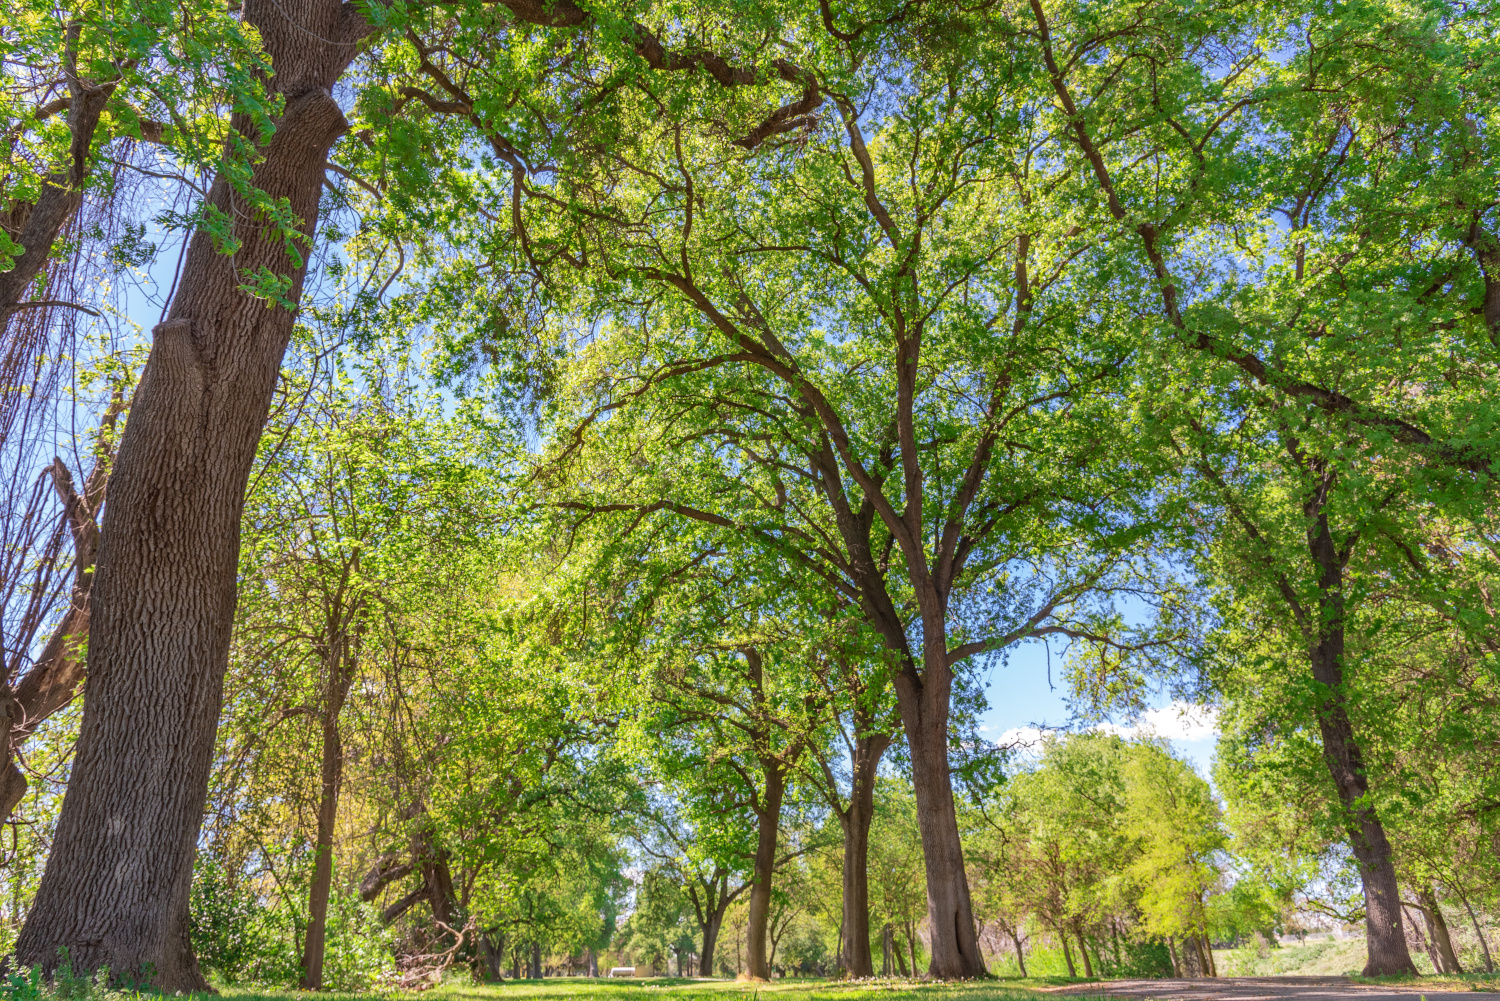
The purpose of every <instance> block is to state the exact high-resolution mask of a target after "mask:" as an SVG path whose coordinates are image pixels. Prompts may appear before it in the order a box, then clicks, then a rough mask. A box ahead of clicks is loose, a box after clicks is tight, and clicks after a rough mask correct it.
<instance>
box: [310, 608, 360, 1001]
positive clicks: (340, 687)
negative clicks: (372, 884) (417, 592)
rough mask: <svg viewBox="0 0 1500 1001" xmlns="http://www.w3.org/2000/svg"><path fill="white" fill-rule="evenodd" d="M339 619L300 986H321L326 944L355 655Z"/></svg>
mask: <svg viewBox="0 0 1500 1001" xmlns="http://www.w3.org/2000/svg"><path fill="white" fill-rule="evenodd" d="M344 621H345V617H344V616H343V614H342V610H340V615H339V620H338V622H337V623H336V624H335V625H334V628H333V630H332V632H333V635H334V639H333V641H332V642H330V643H329V644H328V647H327V649H326V650H325V657H324V661H325V665H326V667H325V670H326V671H327V681H326V685H327V687H326V689H325V691H324V695H323V712H322V717H323V718H322V728H323V763H322V774H321V776H320V778H321V788H320V791H319V798H318V840H317V844H316V846H315V848H314V852H315V853H316V856H315V858H316V860H315V861H314V863H313V879H312V887H311V889H310V890H309V893H308V906H307V913H308V918H307V934H306V937H305V939H304V940H303V945H302V962H303V969H302V988H303V990H309V991H316V990H321V989H322V988H323V953H324V948H325V946H326V945H327V929H328V895H329V892H330V891H331V890H332V888H333V825H334V821H335V820H337V819H338V809H339V785H340V781H341V779H342V777H343V771H344V744H343V740H342V738H341V736H340V734H339V714H340V713H341V712H343V710H344V702H345V700H346V699H347V698H348V697H349V686H350V685H351V684H352V683H353V681H354V664H355V657H356V656H357V654H356V653H355V652H354V651H353V650H352V649H351V643H350V640H349V638H348V637H346V636H343V635H342V629H341V626H342V624H343V622H344Z"/></svg>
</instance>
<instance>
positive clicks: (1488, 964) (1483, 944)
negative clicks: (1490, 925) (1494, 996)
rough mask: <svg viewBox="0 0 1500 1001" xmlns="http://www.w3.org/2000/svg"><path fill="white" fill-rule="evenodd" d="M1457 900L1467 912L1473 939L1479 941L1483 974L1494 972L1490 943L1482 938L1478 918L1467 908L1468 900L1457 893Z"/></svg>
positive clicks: (1470, 908) (1482, 934)
mask: <svg viewBox="0 0 1500 1001" xmlns="http://www.w3.org/2000/svg"><path fill="white" fill-rule="evenodd" d="M1458 899H1459V900H1462V901H1463V904H1464V910H1466V911H1468V912H1469V921H1470V922H1471V923H1472V924H1473V925H1474V937H1475V938H1477V939H1479V949H1480V951H1481V952H1482V953H1483V954H1484V972H1486V973H1494V972H1495V961H1494V959H1493V958H1491V956H1490V943H1489V940H1488V939H1486V938H1485V937H1484V931H1483V930H1482V929H1481V928H1480V927H1479V918H1478V917H1476V916H1475V914H1474V908H1473V907H1470V906H1469V898H1468V897H1466V896H1464V895H1463V893H1461V892H1460V893H1459V895H1458Z"/></svg>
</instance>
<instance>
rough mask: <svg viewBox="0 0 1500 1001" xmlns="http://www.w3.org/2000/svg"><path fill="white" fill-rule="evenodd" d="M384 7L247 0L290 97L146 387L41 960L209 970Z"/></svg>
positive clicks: (181, 979) (176, 977)
mask: <svg viewBox="0 0 1500 1001" xmlns="http://www.w3.org/2000/svg"><path fill="white" fill-rule="evenodd" d="M506 9H507V10H508V11H510V12H511V13H510V15H507V17H509V16H514V17H515V18H516V19H517V20H519V21H520V22H522V23H525V24H534V25H540V26H544V28H545V29H548V30H558V31H568V30H575V29H578V28H580V27H588V26H591V25H592V24H593V20H592V18H591V16H590V14H589V13H588V12H587V11H585V10H583V9H582V8H579V7H577V6H575V5H573V4H571V3H567V2H563V3H561V4H556V5H552V6H549V7H547V8H545V9H543V8H539V7H537V6H536V5H534V4H531V3H527V2H523V0H515V2H513V3H512V4H510V5H508V6H507V7H506ZM367 13H368V12H367V11H366V10H365V9H364V8H361V7H360V6H359V5H357V4H355V3H352V2H343V0H300V2H295V3H283V2H281V0H265V2H262V0H249V2H247V3H246V4H245V6H244V8H243V12H242V16H243V19H244V21H245V22H246V23H247V24H249V25H250V26H252V27H253V28H254V29H255V30H256V32H257V34H258V37H259V39H260V41H261V44H262V49H261V53H260V59H259V61H258V67H257V68H258V71H259V72H260V73H261V74H262V77H261V79H262V83H263V87H264V91H265V93H266V95H267V98H268V100H267V102H266V105H268V106H269V107H271V108H272V109H274V112H273V113H272V114H271V115H270V116H269V117H266V116H257V115H255V114H252V113H251V111H252V108H251V107H250V106H248V105H247V106H237V107H236V108H235V110H234V113H233V114H232V115H231V116H230V120H229V130H228V135H227V136H226V138H225V147H226V151H228V152H230V153H233V152H234V151H246V152H247V154H248V152H249V151H251V150H253V151H254V152H253V155H250V156H249V159H251V160H252V161H253V163H252V167H251V169H250V170H249V171H247V172H246V171H239V170H236V169H225V170H222V171H220V172H219V173H218V174H217V176H216V177H215V179H214V182H213V186H212V188H211V190H210V191H209V194H208V196H207V199H206V201H205V204H204V206H203V207H202V213H201V218H202V219H203V220H204V221H203V223H202V225H201V226H200V228H199V229H198V230H197V232H196V233H195V235H194V236H193V238H192V240H191V242H190V244H189V245H188V247H187V250H186V254H185V257H184V263H183V269H182V274H181V277H180V280H179V283H178V287H177V292H176V295H175V297H174V299H173V301H172V304H171V307H170V310H169V311H168V314H167V317H166V319H165V321H164V322H162V323H161V324H159V325H158V326H157V327H156V328H155V329H154V331H153V343H152V349H151V356H150V359H149V360H148V362H147V365H146V369H145V372H144V374H143V376H142V379H141V384H140V386H139V388H138V389H137V391H136V394H135V397H134V400H133V401H132V404H131V420H130V422H129V424H128V426H127V429H126V432H125V434H124V436H123V438H122V440H121V443H120V450H119V456H118V460H117V463H116V466H115V471H114V474H113V476H114V479H113V482H112V489H111V499H110V504H109V506H108V510H107V513H106V515H105V521H104V526H103V540H102V542H101V545H100V551H99V557H98V562H97V569H96V573H95V580H96V582H95V585H94V588H95V590H94V595H93V599H94V602H95V606H94V613H93V621H92V623H91V625H92V633H91V637H90V644H89V650H90V691H89V698H88V702H87V705H86V708H85V710H84V723H83V727H82V731H81V733H80V736H79V745H78V756H77V761H76V763H75V766H74V770H73V773H72V778H71V781H70V783H69V787H68V793H67V796H66V798H65V800H64V805H63V812H62V816H61V819H60V821H59V824H58V831H57V837H56V841H55V848H54V851H53V854H52V856H51V858H50V860H49V863H48V868H47V872H46V874H45V875H44V877H43V880H42V886H41V888H40V890H39V892H38V896H37V901H36V905H35V907H34V909H33V910H32V913H31V915H30V918H29V920H28V922H27V926H26V929H25V931H24V932H23V934H22V937H21V939H20V941H19V942H18V944H17V949H18V953H17V954H18V956H19V958H20V960H21V962H23V963H26V964H40V965H43V966H45V967H47V968H51V966H52V965H53V964H55V963H56V962H57V954H58V953H57V951H58V949H59V948H61V947H63V946H69V947H71V948H72V949H73V952H72V953H71V954H70V955H71V958H72V961H73V962H74V963H75V965H77V966H78V967H79V968H85V969H92V968H96V967H99V966H105V965H107V966H109V967H110V968H111V969H113V970H115V971H116V972H117V973H119V974H120V975H128V976H142V975H143V973H144V971H145V970H146V969H147V967H148V966H149V967H150V968H151V969H152V970H154V976H155V978H156V980H155V983H156V985H157V986H159V987H162V988H165V989H169V990H173V989H182V990H198V989H204V988H206V987H207V984H206V981H205V980H204V979H203V976H202V974H201V973H200V972H199V970H198V969H197V965H196V963H195V961H194V959H193V957H192V953H191V949H190V947H189V946H188V937H187V933H186V928H187V906H188V892H189V886H190V882H191V880H190V876H191V869H192V857H193V847H194V845H195V843H196V832H197V829H198V826H199V824H200V822H201V819H202V811H203V803H204V793H205V790H206V788H207V783H208V772H209V767H210V763H211V756H212V751H213V738H214V727H215V723H216V720H217V716H218V713H219V708H220V700H221V697H222V686H223V678H224V671H225V667H226V661H227V655H228V648H229V637H230V624H231V622H232V620H233V613H234V600H235V568H236V566H237V560H238V543H239V532H238V528H239V520H240V515H241V508H242V504H243V498H244V494H245V487H246V484H247V480H248V477H249V473H250V470H251V466H252V463H253V461H254V458H255V455H256V446H257V443H258V441H259V438H260V435H261V431H262V429H263V427H264V424H265V420H266V415H267V412H268V409H269V406H270V403H271V399H272V394H273V391H274V388H275V385H276V380H277V375H278V371H279V368H280V365H281V360H282V356H283V354H284V352H285V350H286V347H287V344H288V340H289V338H290V335H291V333H292V328H293V324H294V321H295V310H296V307H297V305H298V303H299V302H300V300H301V296H302V292H303V284H304V281H305V279H306V276H307V264H308V259H309V253H310V249H311V244H312V242H313V234H314V230H315V226H316V221H317V211H318V200H319V195H320V193H321V191H322V189H323V185H324V182H325V176H326V174H325V171H326V169H327V168H326V166H325V165H326V163H327V159H328V155H329V152H330V150H331V149H332V147H333V145H334V143H335V142H336V141H337V140H338V139H339V137H340V136H342V135H343V134H344V133H345V132H346V131H347V130H348V127H349V126H348V121H347V119H346V118H345V115H344V109H343V108H341V107H340V105H339V102H338V101H337V100H335V98H334V97H333V93H332V91H333V89H334V88H335V87H336V85H338V84H339V82H340V80H341V79H342V78H343V76H344V74H345V71H346V70H347V69H348V68H349V66H350V65H351V64H352V63H353V62H354V60H355V58H356V57H357V56H358V55H359V53H360V52H361V49H362V46H363V45H364V44H365V43H366V41H367V40H369V39H370V38H371V36H372V35H373V34H374V33H375V31H376V24H375V23H373V22H372V21H371V20H370V18H369V17H367ZM398 30H399V28H398ZM600 34H601V36H602V37H603V38H604V39H605V41H606V42H607V43H608V42H614V43H615V45H616V48H615V49H614V50H612V52H611V54H612V55H617V56H619V55H623V56H624V57H625V58H627V59H634V58H638V57H637V56H635V53H636V52H638V51H644V52H649V53H651V54H653V55H654V56H655V57H656V61H657V64H658V65H661V66H662V67H663V68H675V66H676V64H675V63H673V61H672V59H671V58H670V53H669V52H668V51H667V50H666V49H665V48H664V46H663V44H662V43H661V41H660V40H659V39H658V37H657V36H656V35H655V34H653V33H652V32H651V31H649V30H648V29H647V28H645V27H643V26H641V27H639V28H638V29H637V27H636V26H635V25H631V26H630V29H629V30H627V31H626V32H625V35H626V37H625V38H624V39H623V40H621V39H620V38H619V36H618V35H616V34H613V33H608V32H603V33H600ZM485 44H486V45H487V46H492V44H493V43H492V42H491V41H489V40H487V41H486V43H485ZM753 79H754V75H752V81H753ZM742 82H749V81H742ZM268 304H269V305H270V308H267V306H268ZM168 499H170V500H168ZM143 777H145V778H144V779H143ZM143 788H144V789H145V790H147V793H148V794H147V795H142V789H143ZM122 873H128V874H129V879H128V881H126V882H125V883H124V884H121V883H119V882H118V880H119V878H120V874H122Z"/></svg>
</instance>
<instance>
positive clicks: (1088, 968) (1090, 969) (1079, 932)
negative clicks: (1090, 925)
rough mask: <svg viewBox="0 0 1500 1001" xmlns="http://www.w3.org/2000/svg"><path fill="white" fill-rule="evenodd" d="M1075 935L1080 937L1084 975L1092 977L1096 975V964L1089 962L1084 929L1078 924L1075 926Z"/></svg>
mask: <svg viewBox="0 0 1500 1001" xmlns="http://www.w3.org/2000/svg"><path fill="white" fill-rule="evenodd" d="M1073 934H1074V935H1076V936H1078V952H1079V953H1080V954H1081V955H1082V956H1083V975H1084V976H1085V977H1092V976H1093V975H1094V964H1093V963H1091V962H1090V961H1089V946H1088V943H1087V942H1085V941H1084V940H1083V929H1082V928H1080V927H1079V926H1078V924H1077V922H1074V924H1073Z"/></svg>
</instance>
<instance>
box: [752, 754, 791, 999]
mask: <svg viewBox="0 0 1500 1001" xmlns="http://www.w3.org/2000/svg"><path fill="white" fill-rule="evenodd" d="M761 774H762V775H763V776H764V781H765V786H764V788H763V789H762V790H761V796H760V805H759V807H758V808H757V809H756V811H755V812H756V820H757V822H758V824H759V828H760V829H759V831H758V832H757V835H756V839H755V871H754V880H753V882H752V883H751V884H750V908H749V910H750V914H749V922H748V929H747V935H746V942H745V952H746V961H745V974H746V976H747V977H748V978H749V979H750V980H754V981H769V980H770V979H771V964H770V961H769V959H768V957H767V954H766V934H767V925H768V924H769V922H770V918H771V882H772V880H773V879H775V876H776V841H777V834H778V833H779V832H780V828H781V800H782V797H783V796H784V795H785V793H786V774H785V772H784V770H783V767H782V765H781V763H780V762H779V761H762V762H761Z"/></svg>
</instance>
